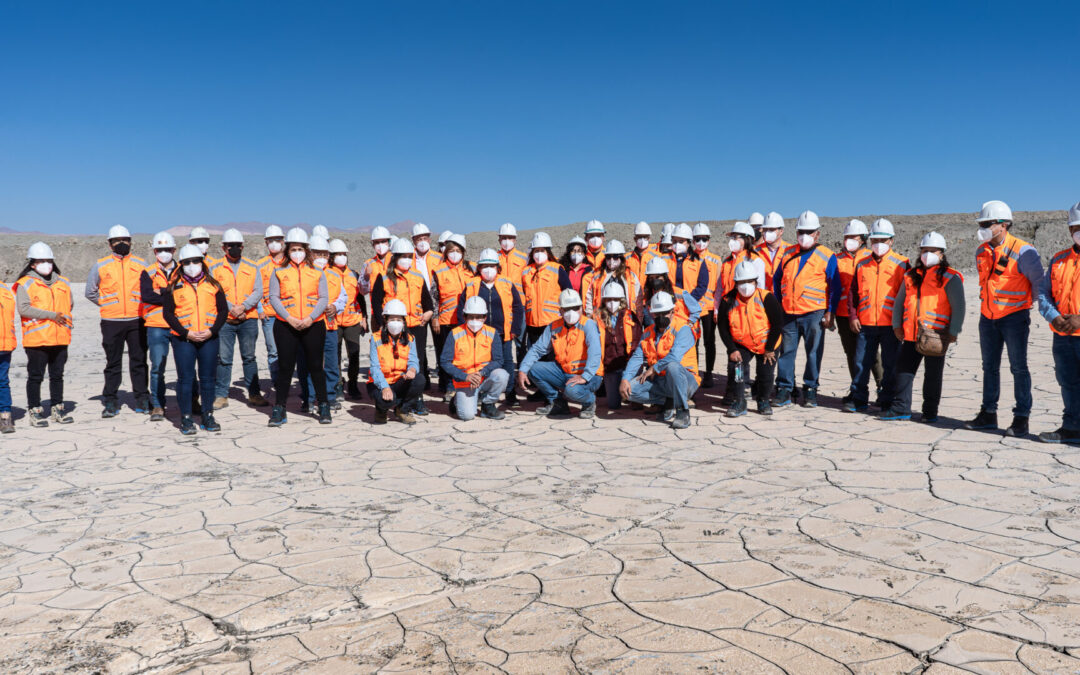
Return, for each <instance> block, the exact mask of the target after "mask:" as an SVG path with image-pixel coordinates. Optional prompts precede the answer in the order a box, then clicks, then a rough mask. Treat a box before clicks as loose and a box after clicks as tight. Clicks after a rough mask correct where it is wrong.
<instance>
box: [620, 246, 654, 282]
mask: <svg viewBox="0 0 1080 675" xmlns="http://www.w3.org/2000/svg"><path fill="white" fill-rule="evenodd" d="M658 255H660V251H659V249H657V248H656V245H655V244H653V245H652V246H649V248H647V249H645V250H644V251H639V250H637V248H635V249H634V250H633V251H631V252H629V253H627V254H626V267H627V268H628V269H629V270H630V271H631V272H633V273H634V274H636V275H637V278H638V279H639V280H641V281H644V280H645V266H646V265H648V264H649V261H650V260H652V259H653V257H654V256H658Z"/></svg>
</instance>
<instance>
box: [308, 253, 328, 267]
mask: <svg viewBox="0 0 1080 675" xmlns="http://www.w3.org/2000/svg"><path fill="white" fill-rule="evenodd" d="M327 262H329V260H328V259H327V258H325V257H323V256H319V257H317V258H315V259H313V260H312V261H311V264H312V265H314V266H315V269H320V270H324V269H326V263H327Z"/></svg>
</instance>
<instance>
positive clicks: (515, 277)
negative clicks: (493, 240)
mask: <svg viewBox="0 0 1080 675" xmlns="http://www.w3.org/2000/svg"><path fill="white" fill-rule="evenodd" d="M528 264H529V256H527V255H525V254H524V253H522V252H521V251H519V250H517V249H516V248H512V249H510V251H509V252H507V251H503V250H502V249H499V274H501V275H502V276H504V277H506V278H507V279H510V281H511V283H513V284H514V286H516V287H517V289H518V293H521V273H522V272H523V271H524V270H525V266H526V265H528Z"/></svg>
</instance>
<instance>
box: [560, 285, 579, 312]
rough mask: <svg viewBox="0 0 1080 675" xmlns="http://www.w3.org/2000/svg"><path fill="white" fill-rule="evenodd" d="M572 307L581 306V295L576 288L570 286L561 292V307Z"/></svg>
mask: <svg viewBox="0 0 1080 675" xmlns="http://www.w3.org/2000/svg"><path fill="white" fill-rule="evenodd" d="M571 307H581V296H580V295H578V292H577V291H575V290H574V289H572V288H568V289H566V290H565V291H563V292H562V293H559V309H569V308H571Z"/></svg>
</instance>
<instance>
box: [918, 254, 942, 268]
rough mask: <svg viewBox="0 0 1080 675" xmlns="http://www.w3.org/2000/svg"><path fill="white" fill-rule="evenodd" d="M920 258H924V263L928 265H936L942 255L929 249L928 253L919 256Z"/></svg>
mask: <svg viewBox="0 0 1080 675" xmlns="http://www.w3.org/2000/svg"><path fill="white" fill-rule="evenodd" d="M919 259H920V260H922V264H923V265H925V266H927V267H934V266H935V265H937V264H939V263H940V262H941V256H939V255H938V254H937V253H934V252H933V251H927V252H926V253H923V254H922V255H921V256H919Z"/></svg>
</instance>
